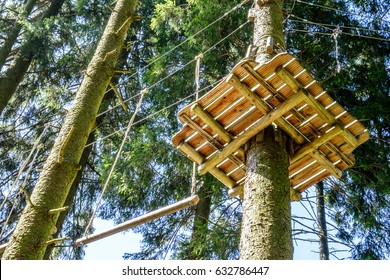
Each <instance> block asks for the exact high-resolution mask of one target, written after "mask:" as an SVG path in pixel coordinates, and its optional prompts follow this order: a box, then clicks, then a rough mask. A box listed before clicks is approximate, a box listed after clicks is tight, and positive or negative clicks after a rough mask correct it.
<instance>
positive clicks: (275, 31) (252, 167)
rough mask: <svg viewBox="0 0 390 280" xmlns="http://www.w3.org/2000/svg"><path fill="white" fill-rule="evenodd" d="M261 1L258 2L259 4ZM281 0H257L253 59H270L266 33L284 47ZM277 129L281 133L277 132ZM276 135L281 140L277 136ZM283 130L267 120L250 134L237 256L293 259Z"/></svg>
mask: <svg viewBox="0 0 390 280" xmlns="http://www.w3.org/2000/svg"><path fill="white" fill-rule="evenodd" d="M259 2H261V3H262V4H261V5H259ZM282 2H283V1H278V0H274V1H258V2H257V3H256V6H255V9H256V13H255V14H256V16H255V22H254V24H255V32H254V37H255V39H254V42H255V43H254V44H255V45H256V47H258V50H257V53H256V55H257V57H256V61H257V62H258V63H260V64H263V63H266V62H268V61H269V60H270V59H271V58H272V56H273V55H272V54H269V53H267V50H266V44H267V37H269V36H271V37H273V38H274V40H275V43H276V44H278V45H279V46H281V47H282V48H283V47H284V40H283V24H282V23H283V13H282V8H281V5H282ZM277 133H279V134H280V135H283V136H282V137H277V135H276V134H277ZM277 139H279V140H277ZM287 141H290V140H289V139H288V137H287V136H286V135H284V134H283V133H281V131H279V129H278V128H276V127H274V126H270V127H268V128H266V129H265V131H264V132H261V133H260V134H259V135H258V136H256V137H254V138H253V139H252V140H250V144H249V150H248V152H247V179H246V181H245V185H244V201H243V209H242V212H243V222H242V228H241V244H240V254H241V257H240V258H241V259H255V260H256V259H292V255H293V246H292V235H291V205H290V180H289V177H288V166H289V155H288V152H287Z"/></svg>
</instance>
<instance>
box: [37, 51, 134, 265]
mask: <svg viewBox="0 0 390 280" xmlns="http://www.w3.org/2000/svg"><path fill="white" fill-rule="evenodd" d="M129 53H130V49H129V48H123V49H122V51H121V54H120V55H119V58H118V63H117V65H116V68H117V69H121V68H123V67H124V65H125V64H126V60H127V57H128V56H129ZM118 80H119V76H116V77H113V78H112V79H111V82H112V83H113V84H114V85H115V84H117V83H118ZM115 96H116V95H115V92H114V90H113V89H112V88H111V86H109V87H108V88H107V93H106V94H105V95H104V98H103V102H102V105H101V106H100V109H99V110H100V112H104V111H106V110H107V109H108V107H109V104H110V100H113V99H114V98H115ZM104 116H105V115H101V116H99V117H97V118H96V126H97V127H99V126H100V124H101V123H102V122H103V119H104ZM95 140H96V137H95V133H94V131H92V132H91V133H90V134H89V137H88V140H87V145H86V146H88V144H90V143H93V142H95ZM91 152H92V146H88V147H87V148H85V149H84V151H83V154H82V155H81V159H80V166H81V169H80V171H79V172H78V173H77V175H76V178H75V180H74V181H73V184H72V186H71V188H70V190H69V193H68V196H67V197H66V200H65V203H64V205H67V206H69V207H71V205H72V204H73V201H74V198H75V196H76V193H77V191H78V189H79V185H80V183H81V179H82V176H83V172H84V168H85V166H86V164H87V162H88V158H89V155H90V154H91ZM67 215H68V213H67V212H61V214H60V215H59V217H58V220H57V223H56V228H57V232H56V233H55V234H53V238H57V237H59V234H60V233H61V231H62V228H63V223H64V221H65V219H66V217H67ZM55 245H56V244H52V245H49V246H48V247H47V248H46V252H45V255H44V259H45V260H48V259H49V258H50V256H51V253H52V251H53V249H54V247H55Z"/></svg>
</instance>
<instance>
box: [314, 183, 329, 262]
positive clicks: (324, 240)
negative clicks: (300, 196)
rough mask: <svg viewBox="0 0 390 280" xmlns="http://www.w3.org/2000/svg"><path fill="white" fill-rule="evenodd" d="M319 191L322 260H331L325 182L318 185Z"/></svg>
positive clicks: (318, 217)
mask: <svg viewBox="0 0 390 280" xmlns="http://www.w3.org/2000/svg"><path fill="white" fill-rule="evenodd" d="M316 190H317V219H318V231H319V238H320V241H319V247H320V260H329V247H328V231H327V229H326V216H325V201H324V182H322V181H321V182H319V183H318V184H317V185H316Z"/></svg>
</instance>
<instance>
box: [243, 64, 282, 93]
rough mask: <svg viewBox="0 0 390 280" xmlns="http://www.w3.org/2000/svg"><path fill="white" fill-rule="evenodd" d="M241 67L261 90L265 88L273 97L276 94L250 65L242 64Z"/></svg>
mask: <svg viewBox="0 0 390 280" xmlns="http://www.w3.org/2000/svg"><path fill="white" fill-rule="evenodd" d="M242 67H243V68H244V69H245V70H246V71H247V72H248V74H249V75H250V76H252V78H253V79H254V80H255V81H256V82H257V83H258V84H260V85H261V86H262V87H263V88H265V89H266V90H267V91H268V92H269V93H272V94H274V95H276V94H278V93H277V92H276V90H275V89H274V88H273V87H272V86H271V85H270V84H269V83H268V82H267V81H266V80H264V78H263V77H262V76H260V74H259V73H257V72H256V71H255V70H254V69H253V68H252V67H251V66H250V65H248V64H244V65H242Z"/></svg>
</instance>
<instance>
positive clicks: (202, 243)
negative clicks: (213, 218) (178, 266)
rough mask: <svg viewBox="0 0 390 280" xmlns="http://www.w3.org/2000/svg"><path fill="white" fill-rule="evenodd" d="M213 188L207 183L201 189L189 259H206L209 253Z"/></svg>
mask: <svg viewBox="0 0 390 280" xmlns="http://www.w3.org/2000/svg"><path fill="white" fill-rule="evenodd" d="M212 194H213V192H212V188H211V186H210V185H208V184H206V185H204V186H203V187H201V188H200V189H199V192H198V196H199V203H198V205H196V210H195V218H194V225H193V228H192V235H191V241H190V245H189V248H188V256H187V259H189V260H204V259H207V258H208V255H207V235H208V224H209V217H210V211H211V197H212Z"/></svg>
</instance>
